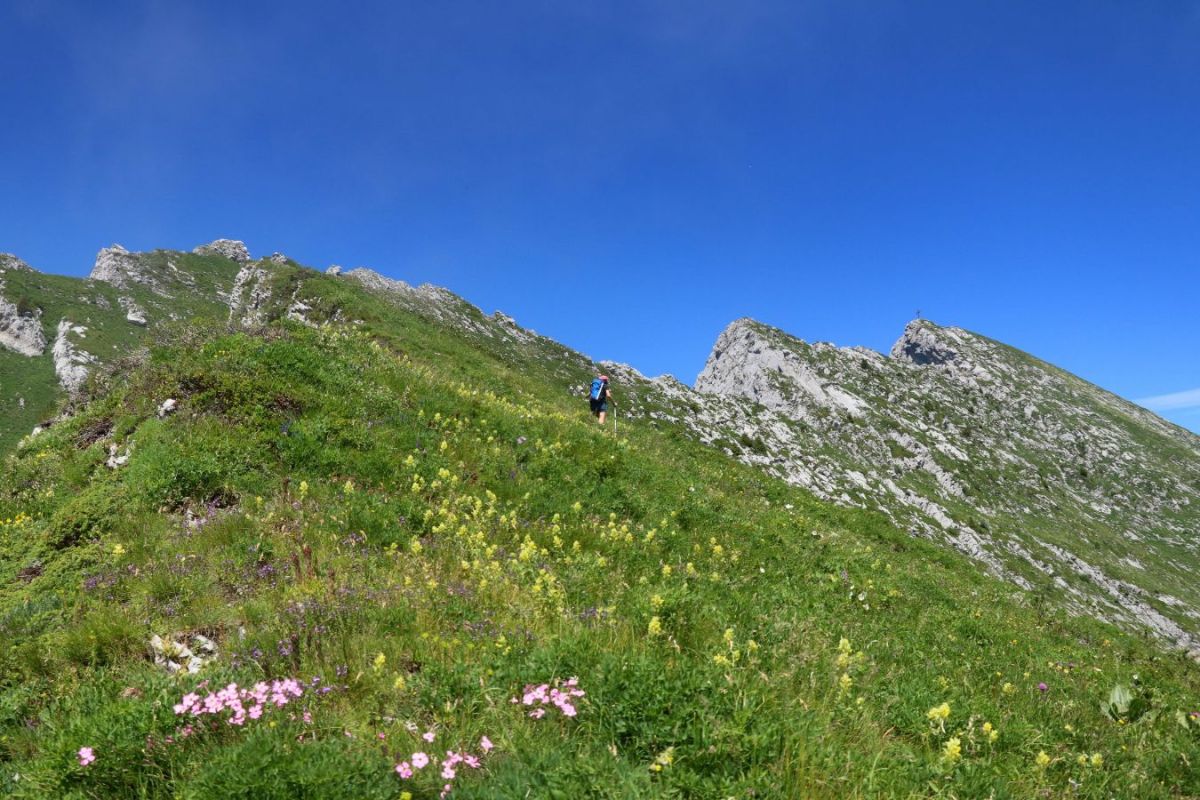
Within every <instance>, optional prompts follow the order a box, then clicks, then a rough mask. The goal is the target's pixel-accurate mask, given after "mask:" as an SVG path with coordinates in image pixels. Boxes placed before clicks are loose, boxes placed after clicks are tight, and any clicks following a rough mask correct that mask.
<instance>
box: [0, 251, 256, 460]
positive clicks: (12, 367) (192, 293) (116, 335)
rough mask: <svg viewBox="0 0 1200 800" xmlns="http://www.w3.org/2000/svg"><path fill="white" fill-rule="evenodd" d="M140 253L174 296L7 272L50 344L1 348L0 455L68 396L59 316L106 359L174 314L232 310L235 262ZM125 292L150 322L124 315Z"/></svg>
mask: <svg viewBox="0 0 1200 800" xmlns="http://www.w3.org/2000/svg"><path fill="white" fill-rule="evenodd" d="M137 258H139V259H140V260H141V261H142V263H143V264H145V265H146V267H147V269H148V270H149V271H151V272H153V273H155V274H157V275H160V276H161V282H162V284H163V288H164V290H165V291H166V292H167V293H168V294H169V295H170V296H169V297H163V296H160V295H156V294H154V293H153V292H151V291H149V290H147V289H146V288H145V287H143V286H133V287H131V288H130V289H128V290H118V289H116V288H114V287H112V286H109V285H107V284H105V283H101V282H98V281H87V280H83V279H80V278H69V277H66V276H62V275H47V274H45V273H41V272H36V271H29V272H26V271H24V270H11V271H9V272H8V273H7V274H6V277H5V290H4V293H5V295H6V296H7V297H9V298H10V299H12V301H13V302H17V301H23V302H25V303H29V304H31V305H32V306H34V307H37V308H40V309H41V311H42V327H43V332H44V333H45V335H46V342H47V347H46V353H45V354H44V355H42V356H41V357H39V358H27V357H25V356H21V355H17V354H16V353H13V352H11V351H8V350H0V453H7V452H9V451H10V450H12V448H13V446H14V445H16V443H17V441H18V440H20V438H21V437H23V436H25V435H26V434H28V433H29V432H30V431H31V430H32V429H33V427H34V426H35V425H37V424H38V423H40V422H44V421H45V420H46V419H48V418H49V417H51V416H52V415H53V412H54V410H55V407H56V404H57V403H58V402H59V401H61V399H62V391H61V389H60V387H59V385H58V378H57V377H56V376H55V374H54V360H53V358H52V357H51V355H50V348H51V347H52V346H53V344H54V337H55V334H56V333H57V329H58V321H59V320H60V319H64V318H65V319H69V320H70V321H71V322H72V323H74V324H75V325H81V326H84V327H86V328H87V332H86V334H85V335H84V337H83V338H82V339H78V337H72V341H73V342H74V344H76V346H78V347H79V348H80V349H82V350H85V351H87V352H88V353H90V354H92V355H93V356H95V357H96V358H97V359H98V360H99V362H100V363H102V364H103V363H108V362H110V361H112V360H113V359H115V358H120V357H123V356H125V355H126V354H128V353H129V352H131V351H132V350H134V349H136V348H137V347H138V346H139V345H141V344H142V343H144V342H145V341H146V340H147V337H148V336H149V337H153V336H154V332H155V331H156V330H157V329H158V328H159V327H160V326H161V325H162V324H164V323H165V322H167V321H168V320H170V319H172V318H176V319H183V320H186V319H192V318H196V317H200V318H204V319H225V318H226V316H227V315H228V313H229V309H228V307H227V306H226V305H225V303H224V301H222V300H221V299H220V297H219V294H218V293H219V292H222V291H223V292H228V291H229V289H230V287H231V286H232V285H233V280H234V277H235V276H236V275H237V271H238V265H237V264H235V263H234V262H232V261H230V260H228V259H225V258H221V257H220V256H198V255H194V254H192V253H178V252H174V251H167V250H154V251H152V252H149V253H141V254H138V255H137ZM168 263H170V264H171V265H173V266H168ZM122 295H124V296H126V297H129V298H131V299H133V300H134V301H135V302H136V303H137V304H138V305H139V306H140V307H141V308H142V309H143V310H144V311H146V312H147V314H148V318H149V323H150V324H149V326H148V327H142V326H140V325H135V324H133V323H131V322H129V321H128V320H127V319H126V318H125V311H124V309H122V308H121V306H120V304H119V303H118V297H120V296H122ZM18 395H19V396H23V397H24V398H25V408H24V409H21V408H19V407H18V406H17V405H16V397H17V396H18Z"/></svg>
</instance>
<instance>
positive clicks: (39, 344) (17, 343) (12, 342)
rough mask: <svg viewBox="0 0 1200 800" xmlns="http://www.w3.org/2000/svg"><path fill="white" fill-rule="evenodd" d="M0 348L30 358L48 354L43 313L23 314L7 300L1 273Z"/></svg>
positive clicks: (14, 304)
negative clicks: (43, 326)
mask: <svg viewBox="0 0 1200 800" xmlns="http://www.w3.org/2000/svg"><path fill="white" fill-rule="evenodd" d="M0 347H5V348H8V349H9V350H12V351H14V352H16V353H20V354H21V355H23V356H29V357H30V358H34V357H36V356H40V355H41V354H42V353H44V352H46V334H45V332H44V331H43V330H42V313H41V311H34V312H29V313H24V314H22V313H21V309H19V308H17V305H16V303H11V302H9V301H8V300H6V299H5V298H4V277H3V273H0Z"/></svg>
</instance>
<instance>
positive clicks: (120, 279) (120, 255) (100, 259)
mask: <svg viewBox="0 0 1200 800" xmlns="http://www.w3.org/2000/svg"><path fill="white" fill-rule="evenodd" d="M88 278H90V279H91V280H94V281H103V282H105V283H108V284H112V285H113V286H116V287H117V288H118V289H128V288H130V287H132V286H133V285H134V284H138V283H144V282H145V277H144V276H143V275H142V274H141V269H140V267H139V265H138V261H137V257H136V256H135V255H134V254H133V253H130V252H129V251H128V250H126V249H125V248H124V247H122V246H121V245H119V244H114V245H113V246H112V247H105V248H103V249H102V250H101V251H100V252H99V253H97V254H96V262H95V263H94V264H93V265H92V271H91V273H90V274H89V275H88Z"/></svg>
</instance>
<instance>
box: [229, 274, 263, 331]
mask: <svg viewBox="0 0 1200 800" xmlns="http://www.w3.org/2000/svg"><path fill="white" fill-rule="evenodd" d="M270 299H271V283H270V280H269V275H268V274H267V271H266V270H265V269H263V268H262V267H259V266H256V265H255V264H254V263H252V262H251V263H247V264H245V265H244V266H243V267H242V268H241V269H240V270H238V274H237V277H236V278H234V281H233V289H232V290H230V292H229V319H230V321H237V322H241V323H242V324H243V325H261V324H262V323H264V322H265V321H266V308H265V306H266V304H267V302H268V301H269V300H270Z"/></svg>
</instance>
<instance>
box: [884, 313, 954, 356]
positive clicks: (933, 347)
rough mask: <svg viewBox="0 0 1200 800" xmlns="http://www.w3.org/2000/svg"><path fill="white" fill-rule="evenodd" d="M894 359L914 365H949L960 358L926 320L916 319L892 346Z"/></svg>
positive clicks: (906, 327)
mask: <svg viewBox="0 0 1200 800" xmlns="http://www.w3.org/2000/svg"><path fill="white" fill-rule="evenodd" d="M892 358H897V359H905V360H908V361H911V362H912V363H914V364H918V365H925V364H947V363H949V362H951V361H954V360H955V359H956V358H958V353H957V351H955V350H954V348H953V347H951V346H950V345H949V344H948V343H947V342H946V341H944V340H943V339H942V338H940V337H938V336H937V335H936V334H935V333H934V329H933V328H932V327H931V326H930V325H927V324H925V321H924V320H919V319H914V320H913V321H912V322H910V323H908V325H906V326H905V328H904V333H903V334H902V335H901V336H900V338H899V339H897V340H896V343H895V344H894V345H892Z"/></svg>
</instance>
